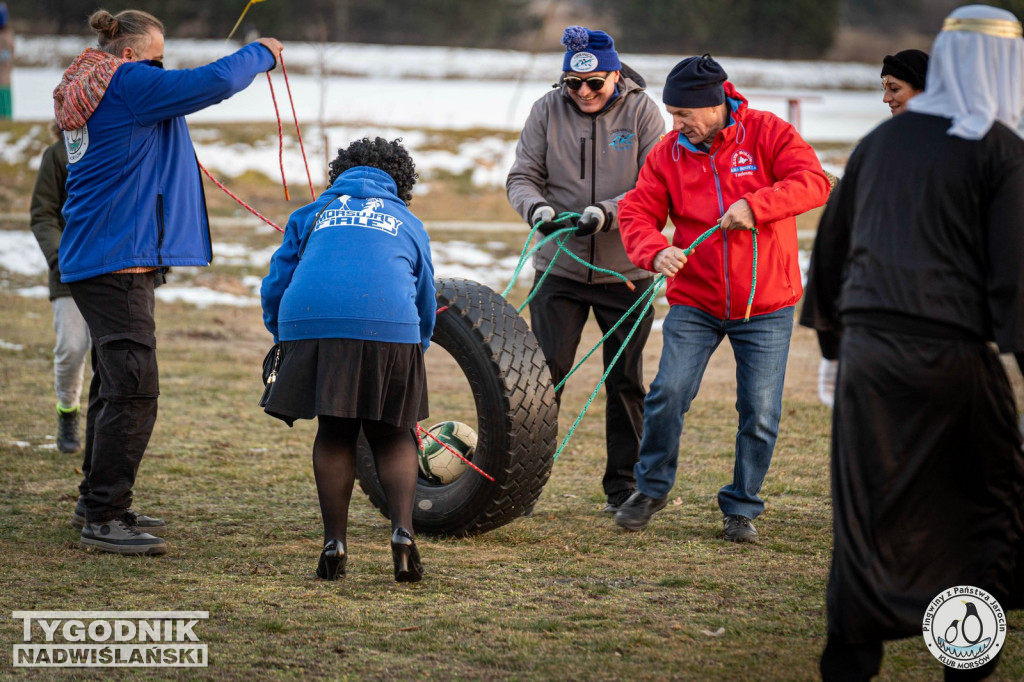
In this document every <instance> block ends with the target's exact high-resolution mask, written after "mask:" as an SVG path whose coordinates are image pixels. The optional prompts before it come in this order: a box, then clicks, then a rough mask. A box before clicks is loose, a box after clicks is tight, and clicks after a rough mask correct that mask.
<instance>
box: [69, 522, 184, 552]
mask: <svg viewBox="0 0 1024 682" xmlns="http://www.w3.org/2000/svg"><path fill="white" fill-rule="evenodd" d="M79 544H80V545H81V547H82V548H87V547H93V548H95V549H98V550H100V551H103V552H113V553H114V554H164V553H165V552H167V543H166V542H164V539H163V538H158V537H156V536H155V535H150V534H149V533H143V532H142V531H140V530H139V529H138V528H137V527H136V526H135V515H134V514H132V513H131V512H125V513H124V514H122V515H121V516H120V517H119V518H116V519H111V520H109V521H102V522H100V523H86V524H85V526H83V527H82V538H81V540H80V541H79Z"/></svg>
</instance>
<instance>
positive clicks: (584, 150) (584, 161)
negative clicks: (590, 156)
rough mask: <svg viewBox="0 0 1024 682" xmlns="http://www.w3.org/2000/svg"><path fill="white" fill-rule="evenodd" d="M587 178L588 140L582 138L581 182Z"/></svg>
mask: <svg viewBox="0 0 1024 682" xmlns="http://www.w3.org/2000/svg"><path fill="white" fill-rule="evenodd" d="M586 178H587V138H585V137H581V138H580V180H585V179H586Z"/></svg>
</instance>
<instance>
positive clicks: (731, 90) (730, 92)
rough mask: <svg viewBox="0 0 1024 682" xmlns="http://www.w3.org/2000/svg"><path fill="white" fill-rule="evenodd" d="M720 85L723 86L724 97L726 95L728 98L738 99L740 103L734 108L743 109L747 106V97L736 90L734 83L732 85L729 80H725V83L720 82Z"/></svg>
mask: <svg viewBox="0 0 1024 682" xmlns="http://www.w3.org/2000/svg"><path fill="white" fill-rule="evenodd" d="M722 87H723V88H725V96H726V97H728V98H729V99H734V100H737V101H739V103H740V105H739V107H737V108H736V111H743V110H744V109H746V108H747V98H746V97H744V96H743V95H741V94H740V93H739V91H738V90H736V86H735V85H733V84H732V83H730V82H729V81H725V83H723V84H722Z"/></svg>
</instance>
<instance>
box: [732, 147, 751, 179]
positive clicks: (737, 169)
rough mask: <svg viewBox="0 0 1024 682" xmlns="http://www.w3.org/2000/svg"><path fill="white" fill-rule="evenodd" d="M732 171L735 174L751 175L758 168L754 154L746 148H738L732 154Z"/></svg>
mask: <svg viewBox="0 0 1024 682" xmlns="http://www.w3.org/2000/svg"><path fill="white" fill-rule="evenodd" d="M731 166H732V167H731V168H730V169H729V172H730V173H733V174H735V175H750V174H751V173H753V172H754V171H756V170H757V162H756V161H754V157H753V155H752V154H751V153H750V152H748V151H747V150H745V149H740V150H738V151H737V152H736V153H735V154H733V155H732V164H731Z"/></svg>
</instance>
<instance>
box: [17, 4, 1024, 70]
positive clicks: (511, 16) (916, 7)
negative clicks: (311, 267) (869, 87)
mask: <svg viewBox="0 0 1024 682" xmlns="http://www.w3.org/2000/svg"><path fill="white" fill-rule="evenodd" d="M247 1H248V0H160V1H156V0H7V4H8V7H9V9H10V15H11V20H12V23H13V25H14V27H15V29H16V31H18V32H19V33H22V34H33V33H35V34H61V35H65V34H83V35H84V34H88V29H87V27H86V18H87V17H88V16H89V14H90V13H91V12H92V11H93V10H95V9H96V8H97V7H104V8H105V9H107V10H110V11H111V12H118V11H120V10H122V9H127V8H136V9H143V10H146V11H149V12H152V13H153V14H155V15H156V16H158V17H159V18H160V19H161V20H162V21H163V22H164V23H165V25H166V26H167V29H168V36H169V37H172V38H221V37H226V36H227V34H228V32H229V31H230V30H231V27H232V26H233V25H234V23H235V21H236V20H237V19H238V16H239V14H241V12H242V9H243V8H244V7H245V5H246V2H247ZM987 2H989V4H993V5H997V6H1001V7H1005V8H1007V9H1009V10H1011V11H1014V12H1016V13H1017V14H1018V16H1020V15H1021V14H1022V13H1024V0H987ZM966 3H967V0H963V1H957V0H487V1H486V2H482V1H476V0H302V1H301V2H300V1H297V0H265V1H263V2H260V3H258V4H254V5H253V6H252V7H251V8H250V9H249V12H248V14H247V15H246V18H245V21H244V22H243V24H242V26H241V27H240V28H239V31H238V37H239V39H240V40H244V39H245V38H247V37H249V36H252V35H256V34H262V35H274V36H276V37H278V38H281V39H284V40H307V41H330V42H357V43H381V44H401V45H443V46H461V47H485V48H499V49H501V48H507V49H516V50H530V51H543V52H556V51H558V49H559V44H558V39H559V37H560V35H561V31H562V29H563V28H564V27H565V26H566V25H568V24H574V23H579V24H584V25H587V26H590V27H591V28H602V29H604V30H607V31H608V32H609V33H611V34H612V35H613V36H614V37H615V40H616V43H617V45H618V46H619V47H620V49H621V50H622V51H623V52H634V53H636V52H650V53H661V54H680V55H683V54H699V53H702V52H705V51H710V52H714V53H715V54H719V55H730V56H736V57H772V58H782V59H786V58H803V59H818V58H830V59H850V58H853V59H858V58H864V59H869V60H870V61H876V60H877V58H878V54H879V52H880V51H881V52H882V53H884V52H892V51H895V50H897V49H903V48H906V47H920V48H923V49H927V48H928V46H929V45H930V43H931V40H932V38H934V36H935V33H936V32H937V31H938V30H939V28H940V26H941V22H942V18H943V17H944V16H945V15H946V14H948V12H949V11H950V10H951V9H952V8H954V7H956V6H958V5H962V4H966ZM861 53H863V54H861Z"/></svg>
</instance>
